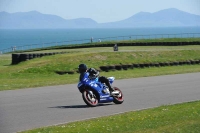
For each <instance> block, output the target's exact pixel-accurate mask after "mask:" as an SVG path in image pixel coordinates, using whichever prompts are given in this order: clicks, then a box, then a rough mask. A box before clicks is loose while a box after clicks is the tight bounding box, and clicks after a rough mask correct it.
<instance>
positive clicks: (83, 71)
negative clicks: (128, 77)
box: [78, 64, 114, 94]
mask: <svg viewBox="0 0 200 133" xmlns="http://www.w3.org/2000/svg"><path fill="white" fill-rule="evenodd" d="M78 70H79V73H80V77H79V81H80V82H83V81H84V80H90V79H92V78H95V77H99V78H98V81H99V82H101V83H105V84H106V85H107V86H108V88H109V91H110V92H111V94H112V92H114V89H113V88H112V87H111V85H110V82H109V80H108V79H107V78H106V77H104V76H99V72H98V71H97V70H96V69H94V68H89V69H88V68H87V66H86V65H85V64H80V65H79V66H78Z"/></svg>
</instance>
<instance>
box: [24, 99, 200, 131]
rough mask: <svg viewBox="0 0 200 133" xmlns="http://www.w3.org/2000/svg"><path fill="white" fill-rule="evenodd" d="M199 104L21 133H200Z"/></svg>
mask: <svg viewBox="0 0 200 133" xmlns="http://www.w3.org/2000/svg"><path fill="white" fill-rule="evenodd" d="M199 131H200V101H196V102H189V103H183V104H176V105H163V106H160V107H157V108H152V109H146V110H141V111H132V112H127V113H122V114H118V115H112V116H106V117H101V118H95V119H90V120H85V121H79V122H71V123H68V124H63V125H58V126H51V127H44V128H39V129H34V130H30V131H25V132H23V133H56V132H59V133H86V132H87V133H199Z"/></svg>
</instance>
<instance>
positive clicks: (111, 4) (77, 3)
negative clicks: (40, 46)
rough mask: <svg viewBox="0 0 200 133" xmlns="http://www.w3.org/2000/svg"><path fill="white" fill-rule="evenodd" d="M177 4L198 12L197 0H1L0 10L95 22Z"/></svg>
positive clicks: (157, 9) (126, 16)
mask: <svg viewBox="0 0 200 133" xmlns="http://www.w3.org/2000/svg"><path fill="white" fill-rule="evenodd" d="M167 8H177V9H179V10H182V11H186V12H189V13H192V14H196V15H200V0H0V11H6V12H9V13H14V12H28V11H32V10H36V11H39V12H41V13H44V14H53V15H58V16H60V17H62V18H65V19H74V18H91V19H93V20H95V21H97V22H98V23H104V22H114V21H119V20H123V19H126V18H129V17H131V16H132V15H134V14H136V13H138V12H141V11H144V12H150V13H153V12H157V11H159V10H162V9H167Z"/></svg>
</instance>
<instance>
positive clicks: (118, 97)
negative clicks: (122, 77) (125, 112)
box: [113, 87, 124, 104]
mask: <svg viewBox="0 0 200 133" xmlns="http://www.w3.org/2000/svg"><path fill="white" fill-rule="evenodd" d="M114 90H116V91H119V94H118V95H116V96H113V98H114V100H113V102H114V103H115V104H122V103H123V102H124V96H123V93H122V91H121V90H120V89H119V88H117V87H114Z"/></svg>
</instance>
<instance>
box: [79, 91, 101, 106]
mask: <svg viewBox="0 0 200 133" xmlns="http://www.w3.org/2000/svg"><path fill="white" fill-rule="evenodd" d="M82 97H83V100H84V102H85V103H86V104H87V105H88V106H90V107H95V106H97V105H98V99H97V96H96V95H95V93H93V92H92V91H91V90H87V89H86V90H84V91H83V92H82Z"/></svg>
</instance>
